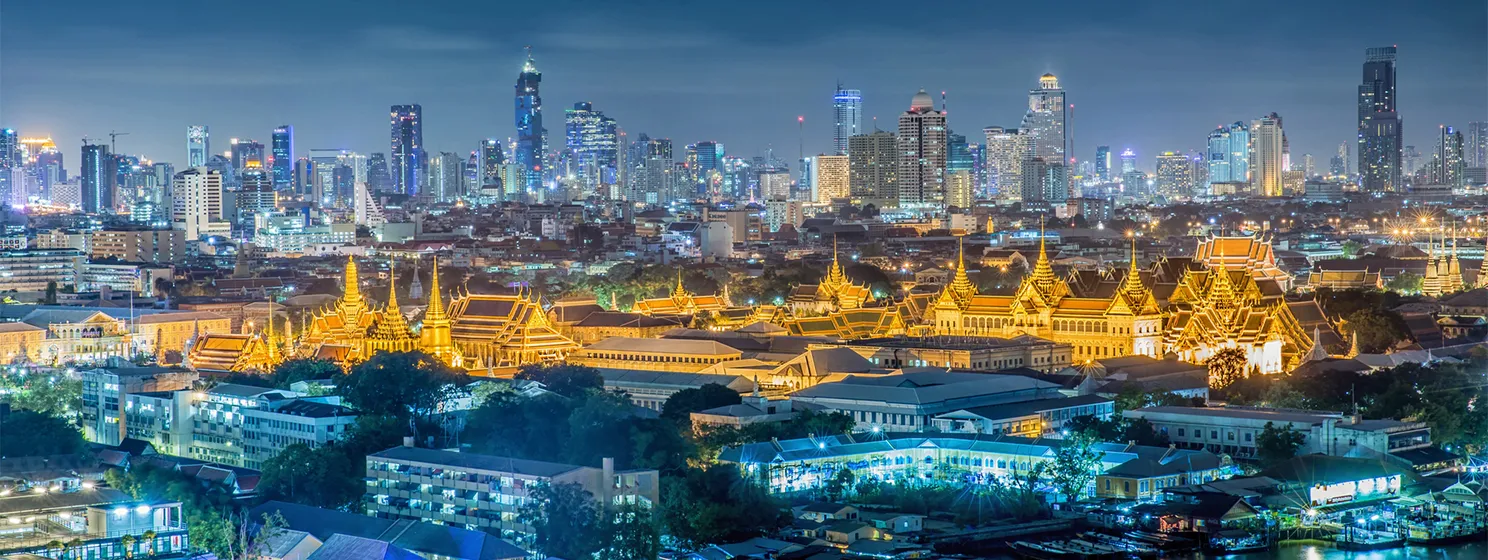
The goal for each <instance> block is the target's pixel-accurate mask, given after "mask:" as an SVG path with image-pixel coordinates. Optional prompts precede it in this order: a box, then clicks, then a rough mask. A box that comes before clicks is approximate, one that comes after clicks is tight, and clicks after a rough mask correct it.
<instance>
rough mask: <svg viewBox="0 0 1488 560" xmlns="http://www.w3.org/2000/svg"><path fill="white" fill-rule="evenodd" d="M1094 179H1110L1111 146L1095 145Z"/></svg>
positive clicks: (1105, 180)
mask: <svg viewBox="0 0 1488 560" xmlns="http://www.w3.org/2000/svg"><path fill="white" fill-rule="evenodd" d="M1095 180H1096V181H1099V182H1102V183H1104V182H1107V181H1110V180H1111V147H1110V146H1096V147H1095Z"/></svg>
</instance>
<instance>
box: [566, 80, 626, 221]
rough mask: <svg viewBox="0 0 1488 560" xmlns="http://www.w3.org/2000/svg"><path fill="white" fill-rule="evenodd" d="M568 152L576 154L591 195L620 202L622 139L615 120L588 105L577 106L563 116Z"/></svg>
mask: <svg viewBox="0 0 1488 560" xmlns="http://www.w3.org/2000/svg"><path fill="white" fill-rule="evenodd" d="M563 123H564V130H565V132H566V134H565V136H566V140H567V145H568V150H569V152H571V153H572V154H573V157H574V162H575V164H576V165H575V166H576V167H577V171H578V173H579V177H580V180H581V181H582V183H583V185H584V189H585V191H586V192H587V193H593V194H599V195H601V196H604V197H606V198H619V196H618V195H619V194H620V193H619V192H618V189H616V188H615V186H616V184H617V183H618V182H619V144H620V140H619V135H618V133H617V128H616V126H615V119H612V118H609V117H606V116H605V114H604V113H603V112H600V111H596V110H594V105H593V104H591V103H588V102H582V101H581V102H578V103H574V106H573V108H572V109H569V110H567V111H565V112H564V114H563Z"/></svg>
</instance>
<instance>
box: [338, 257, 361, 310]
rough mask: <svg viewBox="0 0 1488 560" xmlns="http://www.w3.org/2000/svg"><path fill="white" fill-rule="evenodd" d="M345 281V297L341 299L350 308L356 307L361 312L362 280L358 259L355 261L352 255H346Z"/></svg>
mask: <svg viewBox="0 0 1488 560" xmlns="http://www.w3.org/2000/svg"><path fill="white" fill-rule="evenodd" d="M345 281H346V290H345V295H343V296H342V297H341V299H342V300H343V301H345V302H346V304H347V305H348V306H351V307H355V308H357V309H358V310H360V308H361V305H362V288H361V279H360V278H358V276H357V267H356V259H354V258H353V257H352V256H351V255H346V280H345Z"/></svg>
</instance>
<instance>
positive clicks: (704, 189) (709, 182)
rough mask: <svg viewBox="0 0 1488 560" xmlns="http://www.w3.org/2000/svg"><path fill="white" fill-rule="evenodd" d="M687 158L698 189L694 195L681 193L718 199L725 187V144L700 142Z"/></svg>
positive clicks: (684, 194)
mask: <svg viewBox="0 0 1488 560" xmlns="http://www.w3.org/2000/svg"><path fill="white" fill-rule="evenodd" d="M687 156H688V158H689V159H690V160H691V161H689V162H688V163H689V164H690V167H689V170H690V171H691V172H692V173H693V174H694V176H695V177H696V179H695V181H696V182H697V183H696V184H697V187H696V190H695V191H694V192H692V193H681V194H682V196H684V197H685V198H697V197H703V198H707V199H710V200H711V199H715V198H717V197H718V195H719V194H721V193H720V192H719V191H720V190H721V187H722V186H723V173H722V170H723V157H724V150H723V144H719V143H717V142H713V141H711V140H710V141H703V142H698V143H697V144H693V145H692V147H691V149H689V150H688V152H687ZM777 167H779V168H782V169H783V168H784V167H785V165H784V164H783V163H782V164H781V165H779V166H777ZM787 175H788V174H787Z"/></svg>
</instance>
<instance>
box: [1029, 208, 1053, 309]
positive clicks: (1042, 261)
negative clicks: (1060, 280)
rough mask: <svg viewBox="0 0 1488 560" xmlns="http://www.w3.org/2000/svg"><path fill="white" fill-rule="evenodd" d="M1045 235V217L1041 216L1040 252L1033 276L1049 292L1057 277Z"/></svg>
mask: <svg viewBox="0 0 1488 560" xmlns="http://www.w3.org/2000/svg"><path fill="white" fill-rule="evenodd" d="M1044 235H1045V234H1044V217H1043V216H1039V254H1038V261H1036V262H1035V263H1034V264H1033V274H1032V275H1031V276H1032V280H1033V282H1034V285H1036V286H1038V287H1039V288H1040V289H1042V290H1044V292H1045V293H1047V292H1048V291H1049V290H1051V289H1053V287H1054V282H1055V280H1056V278H1054V267H1053V266H1051V265H1050V264H1049V251H1048V249H1046V248H1045V241H1044V239H1045V238H1044Z"/></svg>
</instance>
